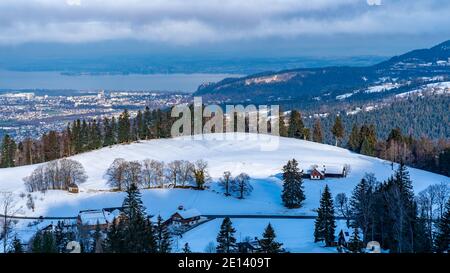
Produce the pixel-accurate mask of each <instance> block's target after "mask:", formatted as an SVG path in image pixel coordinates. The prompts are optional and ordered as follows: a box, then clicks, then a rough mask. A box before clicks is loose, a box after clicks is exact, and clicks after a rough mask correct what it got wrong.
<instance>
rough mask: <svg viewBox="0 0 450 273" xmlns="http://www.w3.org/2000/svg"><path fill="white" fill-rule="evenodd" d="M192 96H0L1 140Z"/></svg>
mask: <svg viewBox="0 0 450 273" xmlns="http://www.w3.org/2000/svg"><path fill="white" fill-rule="evenodd" d="M190 98H191V96H190V94H187V93H181V92H157V91H139V92H138V91H104V90H99V91H91V92H73V91H70V92H67V95H61V94H55V93H52V92H51V91H49V92H48V94H46V92H45V91H42V90H40V91H39V92H31V91H15V92H14V91H11V92H3V93H0V108H1V111H0V136H2V135H4V134H9V135H11V136H13V137H14V138H15V139H18V140H21V139H24V138H27V137H37V136H40V135H42V134H43V133H44V132H48V131H50V130H60V129H62V128H64V127H65V126H67V123H68V122H70V121H73V120H74V119H77V118H85V119H98V118H102V117H105V116H106V117H110V116H113V115H118V114H119V113H120V112H121V111H123V109H125V108H127V109H128V110H130V112H131V114H133V113H134V112H135V111H137V110H139V109H143V108H145V106H148V107H150V109H157V108H165V107H170V106H172V105H175V104H180V103H186V102H189V100H190Z"/></svg>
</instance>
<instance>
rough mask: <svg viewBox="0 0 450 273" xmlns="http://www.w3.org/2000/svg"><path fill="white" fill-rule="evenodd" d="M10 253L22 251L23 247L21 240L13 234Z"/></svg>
mask: <svg viewBox="0 0 450 273" xmlns="http://www.w3.org/2000/svg"><path fill="white" fill-rule="evenodd" d="M10 252H12V253H24V252H25V251H24V249H23V246H22V242H21V241H20V239H19V238H18V237H17V235H16V236H14V239H13V241H12V243H11V251H10Z"/></svg>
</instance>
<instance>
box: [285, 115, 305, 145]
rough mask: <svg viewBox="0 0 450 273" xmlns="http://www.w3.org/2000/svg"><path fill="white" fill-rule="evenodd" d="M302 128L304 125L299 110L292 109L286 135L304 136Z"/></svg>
mask: <svg viewBox="0 0 450 273" xmlns="http://www.w3.org/2000/svg"><path fill="white" fill-rule="evenodd" d="M304 129H305V126H304V124H303V120H302V116H301V114H300V112H298V111H297V110H292V111H291V116H290V118H289V127H288V137H293V138H304Z"/></svg>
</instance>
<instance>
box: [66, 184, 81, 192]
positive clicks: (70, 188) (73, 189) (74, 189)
mask: <svg viewBox="0 0 450 273" xmlns="http://www.w3.org/2000/svg"><path fill="white" fill-rule="evenodd" d="M67 191H68V192H70V193H78V192H79V189H78V185H77V184H75V183H72V184H70V185H69V186H68V187H67Z"/></svg>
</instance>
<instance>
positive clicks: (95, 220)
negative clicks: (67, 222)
mask: <svg viewBox="0 0 450 273" xmlns="http://www.w3.org/2000/svg"><path fill="white" fill-rule="evenodd" d="M122 211H123V208H121V207H119V208H104V209H96V210H82V211H80V212H79V213H78V217H77V226H78V228H79V229H80V230H84V231H89V230H95V229H96V228H97V225H98V226H99V227H100V229H102V230H106V229H108V227H109V226H110V225H111V224H112V223H113V222H114V219H115V220H116V221H118V220H119V219H120V217H121V215H122Z"/></svg>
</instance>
